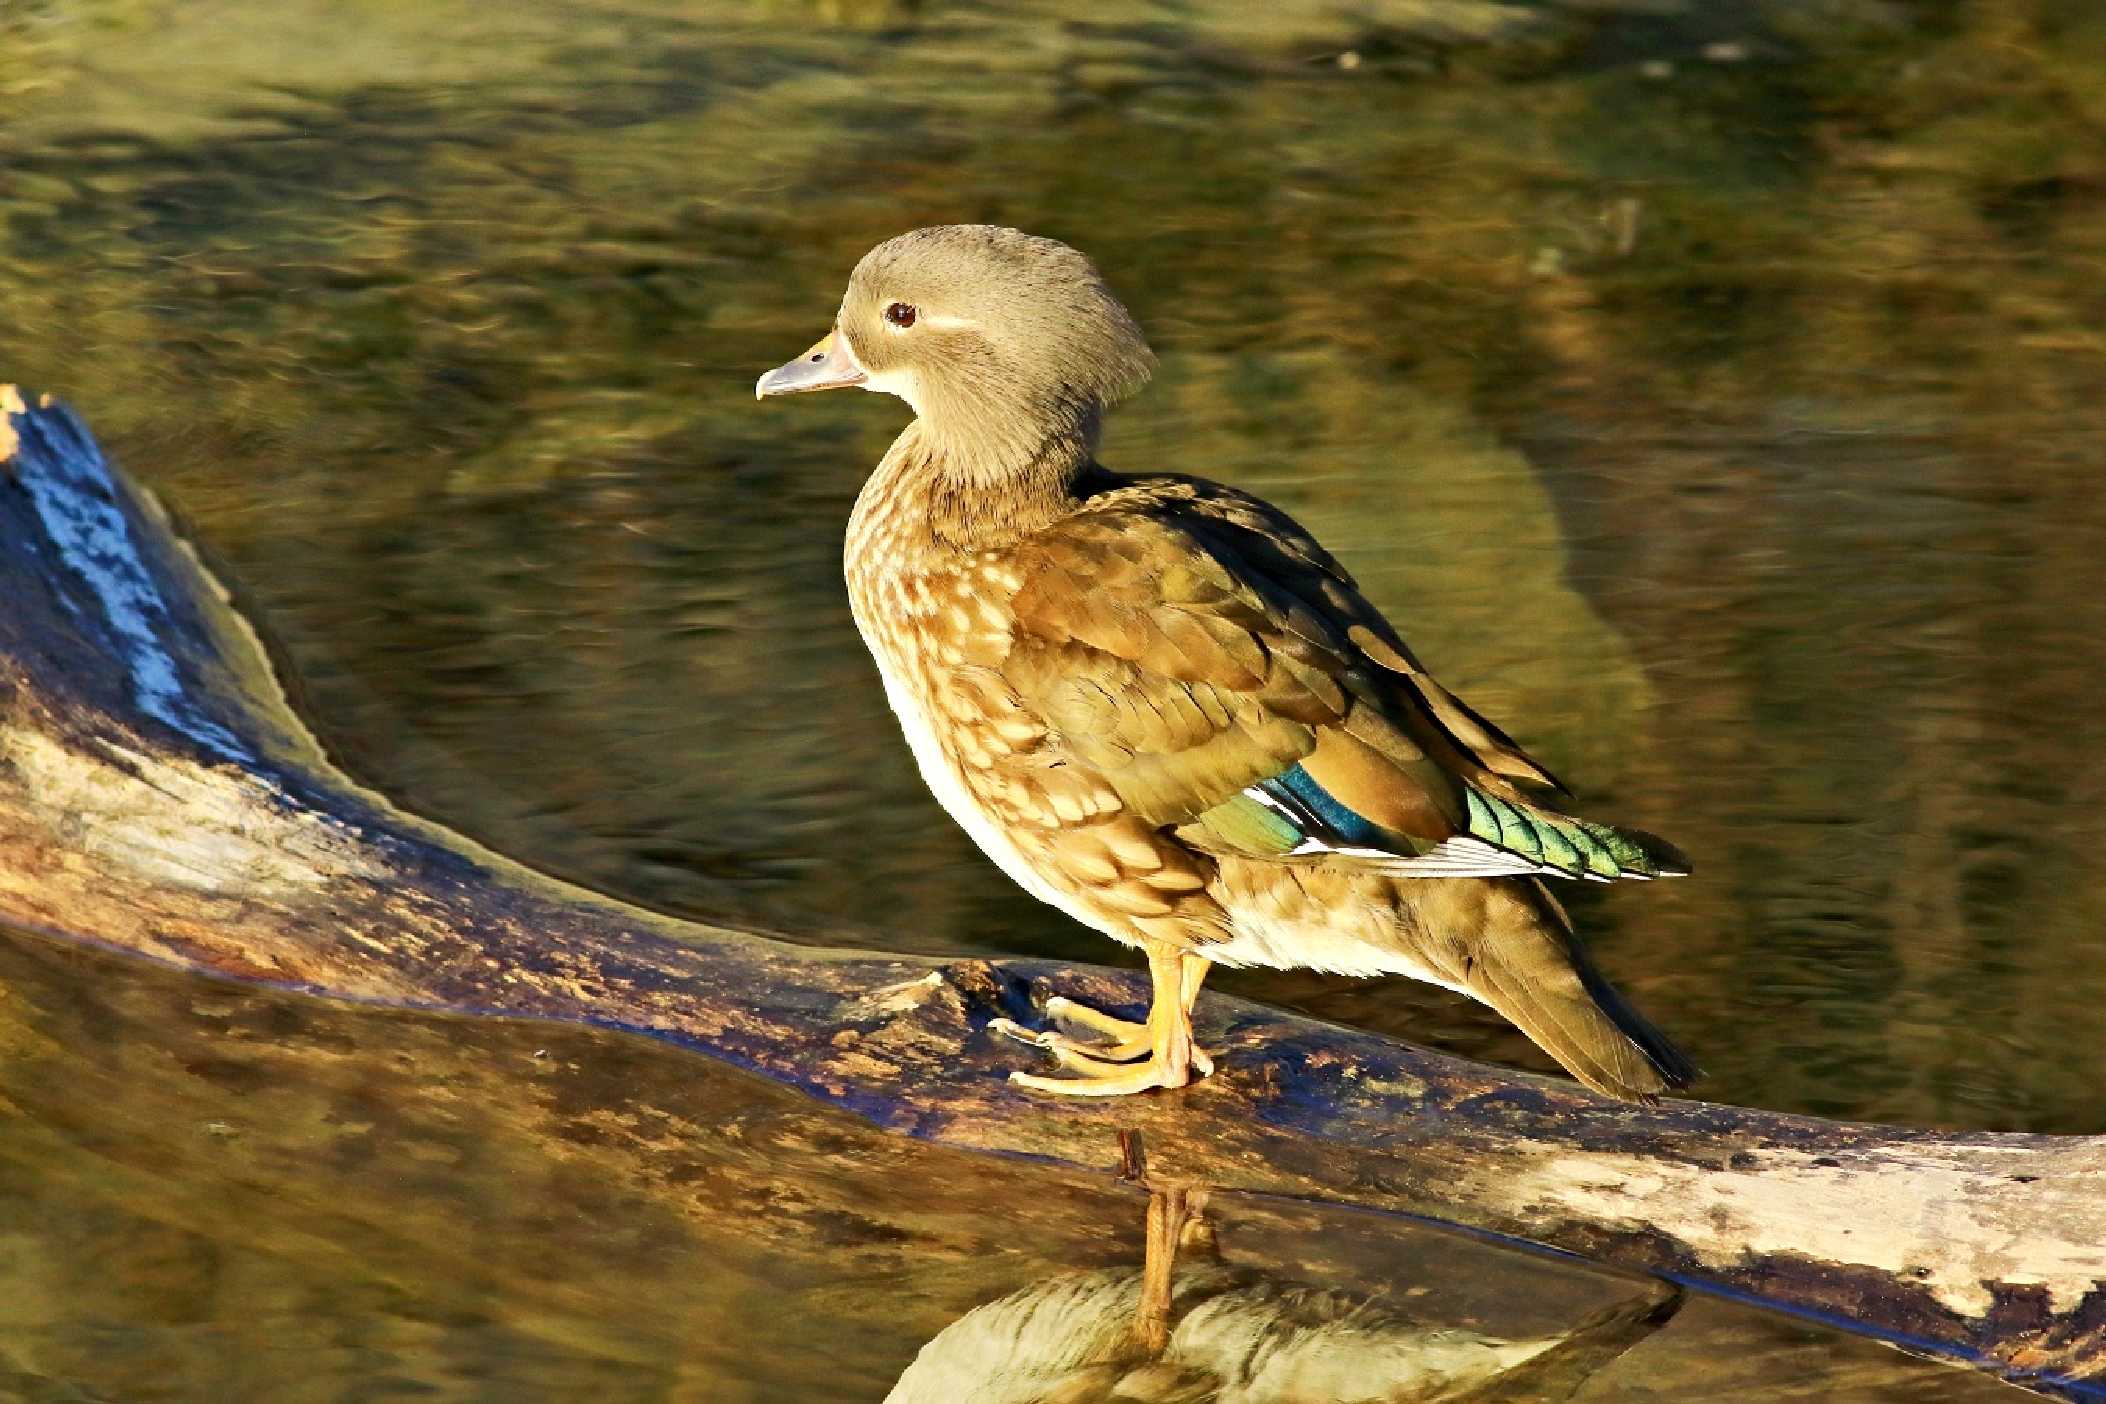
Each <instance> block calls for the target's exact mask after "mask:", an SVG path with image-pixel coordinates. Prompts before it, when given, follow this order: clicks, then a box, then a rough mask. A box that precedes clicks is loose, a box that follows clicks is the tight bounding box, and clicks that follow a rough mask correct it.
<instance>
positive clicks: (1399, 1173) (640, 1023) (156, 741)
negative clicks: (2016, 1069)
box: [0, 391, 2106, 1398]
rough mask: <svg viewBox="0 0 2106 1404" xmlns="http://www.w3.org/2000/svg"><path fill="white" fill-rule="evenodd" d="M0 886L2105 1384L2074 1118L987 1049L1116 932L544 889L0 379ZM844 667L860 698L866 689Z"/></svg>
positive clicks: (2077, 1392) (1986, 1360) (1437, 1073)
mask: <svg viewBox="0 0 2106 1404" xmlns="http://www.w3.org/2000/svg"><path fill="white" fill-rule="evenodd" d="M0 402H4V409H0V923H9V924H13V925H15V926H18V927H23V928H29V929H34V930H38V931H41V932H45V933H48V934H51V935H54V936H59V937H62V938H66V939H70V940H75V941H80V942H87V943H94V944H100V945H105V946H109V947H114V948H118V949H121V950H124V951H128V952H132V953H135V954H137V955H140V956H144V957H147V958H150V959H153V960H157V961H161V962H164V963H168V964H171V965H177V966H182V967H186V968H189V969H193V970H197V971H201V972H209V973H212V974H215V975H220V976H226V977H232V978H236V979H241V980H250V981H259V982H263V983H267V984H272V985H278V986H284V987H291V988H296V989H301V990H306V991H311V992H314V993H317V994H324V995H330V996H336V997H341V998H348V999H356V1000H371V1001H383V1002H388V1003H394V1004H400V1005H405V1006H412V1007H429V1008H443V1009H450V1010H461V1011H472V1012H492V1013H503V1014H508V1015H518V1016H528V1017H537V1018H546V1019H555V1020H564V1021H571V1022H579V1023H587V1024H594V1025H599V1026H603V1027H611V1028H616V1029H623V1030H629V1031H633V1032H635V1033H638V1034H643V1035H648V1036H650V1037H653V1038H658V1039H663V1040H666V1041H668V1042H671V1043H674V1044H678V1045H681V1046H683V1047H686V1048H689V1049H692V1050H695V1051H696V1052H698V1053H702V1054H706V1055H708V1056H710V1057H713V1058H717V1059H721V1060H724V1061H726V1062H728V1063H731V1064H735V1065H737V1066H739V1067H742V1068H746V1069H750V1070H753V1071H756V1072H759V1073H761V1074H763V1075H765V1076H767V1077H769V1078H772V1079H775V1080H777V1081H780V1082H782V1083H784V1084H787V1085H790V1086H793V1087H796V1088H799V1089H801V1090H803V1091H804V1092H806V1093H808V1094H810V1095H811V1096H814V1097H816V1098H818V1099H820V1100H822V1101H824V1102H827V1103H830V1104H832V1105H835V1106H837V1107H841V1108H845V1109H847V1110H849V1111H852V1112H854V1113H856V1114H858V1115H861V1116H863V1117H865V1118H867V1119H868V1120H870V1121H871V1122H873V1123H875V1124H877V1125H878V1126H880V1127H883V1128H886V1129H888V1130H891V1131H895V1132H899V1133H903V1134H907V1135H911V1136H915V1137H918V1138H921V1139H924V1140H927V1141H930V1142H935V1143H939V1144H943V1145H947V1146H952V1147H958V1148H964V1149H968V1150H974V1151H982V1152H994V1153H1004V1154H1011V1155H1026V1156H1033V1157H1040V1158H1044V1159H1047V1160H1051V1161H1056V1162H1060V1163H1064V1164H1067V1165H1070V1166H1073V1167H1077V1168H1080V1169H1084V1170H1089V1171H1096V1172H1101V1173H1103V1174H1105V1175H1107V1176H1110V1175H1116V1174H1117V1173H1118V1171H1119V1168H1120V1164H1121V1156H1120V1150H1119V1143H1118V1132H1120V1131H1121V1130H1129V1131H1131V1130H1139V1131H1141V1132H1142V1133H1143V1134H1144V1136H1145V1138H1146V1143H1147V1145H1148V1148H1149V1158H1150V1163H1151V1166H1152V1167H1153V1169H1154V1171H1155V1173H1157V1174H1159V1175H1162V1176H1164V1177H1166V1178H1172V1179H1184V1180H1191V1181H1198V1182H1204V1183H1207V1184H1211V1185H1214V1186H1217V1187H1220V1188H1223V1189H1235V1190H1248V1191H1258V1192H1270V1193H1276V1194H1284V1195H1293V1196H1298V1197H1304V1198H1310V1199H1319V1200H1326V1201H1331V1202H1336V1203H1343V1204H1355V1205H1362V1206H1368V1207H1373V1208H1380V1209H1386V1210H1392V1211H1404V1212H1408V1213H1412V1214H1419V1215H1425V1216H1429V1217H1433V1218H1438V1219H1442V1220H1446V1221H1450V1222H1454V1223H1459V1224H1463V1225H1467V1226H1471V1227H1475V1228H1479V1229H1483V1230H1486V1231H1489V1232H1493V1233H1497V1234H1502V1235H1510V1236H1513V1237H1517V1238H1521V1239H1526V1240H1530V1241H1533V1242H1537V1243H1542V1244H1548V1245H1552V1246H1555V1247H1558V1248H1563V1249H1568V1250H1571V1251H1573V1252H1576V1253H1580V1254H1583V1255H1585V1256H1588V1257H1590V1258H1594V1259H1597V1260H1600V1261H1603V1262H1607V1263H1612V1264H1618V1265H1622V1266H1626V1267H1630V1268H1635V1269H1642V1270H1646V1271H1650V1272H1656V1273H1660V1274H1663V1275H1667V1276H1670V1277H1673V1278H1676V1279H1678V1280H1681V1281H1683V1282H1686V1283H1688V1284H1690V1285H1692V1286H1696V1287H1699V1288H1704V1289H1709V1290H1715V1291H1720V1292H1724V1293H1729V1294H1732V1295H1735V1296H1739V1297H1743V1298H1747V1299H1752V1300H1755V1301H1759V1302H1762V1303H1765V1304H1768V1305H1772V1306H1775V1307H1778V1308H1781V1309H1784V1310H1788V1311H1795V1312H1800V1313H1804V1314H1808V1315H1814V1316H1819V1317H1821V1318H1823V1319H1825V1320H1829V1321H1832V1322H1840V1323H1844V1324H1848V1325H1851V1326H1853V1327H1855V1328H1856V1329H1860V1330H1863V1331H1866V1332H1869V1333H1872V1334H1876V1335H1878V1336H1880V1337H1882V1338H1884V1339H1887V1340H1889V1341H1892V1342H1894V1343H1896V1344H1898V1345H1902V1346H1904V1347H1906V1348H1910V1349H1914V1350H1919V1351H1923V1352H1928V1353H1934V1354H1941V1355H1945V1356H1948V1357H1952V1358H1956V1359H1960V1360H1964V1361H1967V1362H1969V1363H1972V1364H1974V1365H1976V1366H1978V1367H1980V1368H1983V1369H1987V1370H1991V1371H1993V1372H1995V1373H1997V1374H2000V1375H2002V1376H2004V1377H2006V1378H2009V1379H2012V1380H2013V1381H2015V1382H2022V1383H2026V1384H2029V1385H2031V1386H2032V1387H2034V1388H2038V1389H2043V1390H2046V1391H2049V1392H2053V1393H2058V1394H2063V1395H2068V1396H2071V1397H2080V1396H2081V1397H2101V1398H2106V1247H2102V1245H2106V1137H2051V1136H2033V1135H2004V1134H1987V1133H1983V1134H1951V1133H1941V1132H1932V1131H1925V1130H1916V1129H1908V1128H1897V1127H1883V1126H1868V1125H1851V1124H1844V1123H1837V1122H1830V1121H1823V1120H1819V1119H1814V1118H1809V1117H1798V1116H1788V1115H1782V1114H1777V1113H1770V1112H1762V1111H1756V1110H1749V1109H1743V1108H1736V1107H1726V1106H1717V1105H1709V1104H1705V1103H1701V1102H1693V1101H1670V1102H1667V1103H1664V1104H1662V1105H1660V1106H1657V1107H1650V1108H1648V1107H1634V1106H1629V1105H1624V1104H1619V1103H1614V1102H1610V1101H1607V1100H1604V1099H1602V1098H1599V1097H1596V1096H1594V1095H1592V1094H1591V1093H1588V1092H1586V1091H1585V1090H1583V1089H1581V1088H1578V1087H1576V1086H1573V1085H1571V1084H1569V1083H1565V1082H1562V1081H1558V1080H1553V1079H1547V1078H1536V1077H1531V1076H1527V1075H1523V1074H1519V1073H1514V1072H1511V1071H1509V1070H1505V1069H1499V1068H1492V1067H1486V1066H1482V1065H1479V1064H1474V1063H1469V1062H1466V1061H1462V1060H1459V1059H1455V1058H1450V1057H1445V1056H1442V1055H1439V1054H1434V1053H1430V1052H1427V1051H1425V1050H1423V1049H1419V1048H1414V1047H1412V1046H1410V1045H1408V1044H1404V1043H1400V1042H1397V1041H1395V1040H1391V1039H1385V1038H1380V1037H1376V1036H1373V1035H1369V1034H1364V1033H1359V1032H1355V1031H1352V1030H1348V1029H1342V1028H1336V1027H1332V1026H1329V1025H1323V1024H1319V1023H1315V1022H1313V1021H1310V1020H1306V1019H1301V1018H1296V1017H1293V1016H1290V1015H1287V1014H1283V1013H1280V1012H1278V1011H1274V1010H1270V1009H1266V1008H1263V1007H1260V1006H1257V1005H1253V1004H1249V1003H1246V1002H1241V1001H1237V1000H1233V999H1228V998H1223V997H1220V996H1214V995H1209V996H1207V997H1205V998H1204V999H1203V1000H1202V1003H1201V1006H1200V1014H1199V1023H1200V1032H1201V1036H1202V1038H1203V1039H1204V1040H1205V1041H1206V1042H1207V1044H1208V1045H1209V1046H1210V1047H1213V1048H1216V1049H1220V1050H1223V1051H1224V1052H1225V1054H1226V1056H1225V1057H1223V1058H1221V1060H1220V1063H1221V1069H1220V1071H1219V1073H1217V1074H1216V1075H1215V1076H1213V1077H1211V1078H1208V1079H1207V1080H1205V1081H1203V1082H1201V1083H1198V1084H1196V1085H1194V1086H1192V1087H1189V1088H1186V1089H1184V1090H1182V1091H1180V1092H1176V1093H1167V1094H1151V1095H1148V1096H1145V1097H1141V1098H1128V1099H1121V1100H1118V1101H1115V1102H1111V1103H1099V1102H1074V1101H1065V1100H1051V1099H1047V1098H1043V1097H1039V1096H1035V1095H1032V1094H1029V1093H1025V1092H1022V1091H1020V1090H1018V1089H1016V1088H1014V1087H1012V1086H1011V1085H1010V1084H1009V1083H1008V1082H1007V1080H1006V1074H1007V1072H1008V1071H1009V1070H1010V1069H1011V1068H1013V1067H1015V1066H1018V1064H1019V1060H1020V1059H1022V1058H1027V1057H1028V1056H1030V1055H1029V1053H1028V1050H1022V1049H1019V1048H1018V1046H1017V1045H1015V1044H1013V1043H1005V1042H1000V1041H998V1040H997V1039H996V1038H994V1037H993V1036H991V1035H990V1034H989V1033H988V1032H987V1030H986V1024H987V1022H988V1020H989V1019H991V1018H993V1017H995V1016H997V1015H1008V1016H1011V1017H1017V1018H1024V1019H1030V1018H1033V1017H1034V1012H1033V1011H1034V1008H1035V1006H1036V1005H1037V1004H1038V1003H1041V1002H1042V1001H1043V999H1044V998H1045V997H1046V996H1047V995H1048V994H1050V993H1055V992H1058V993H1065V994H1069V995H1071V996H1075V997H1079V998H1084V999H1089V1000H1093V1001H1096V1002H1100V1003H1106V1004H1110V1005H1113V1006H1128V1007H1132V1008H1138V1007H1139V1006H1140V1005H1141V1004H1142V1003H1143V994H1144V992H1143V990H1142V988H1141V987H1140V984H1139V983H1138V977H1136V976H1133V975H1131V974H1129V973H1126V972H1120V971H1113V970H1107V969H1098V968H1086V967H1072V968H1070V967H1059V966H1055V965H1052V964H1049V963H1046V962H1042V961H1026V960H1014V961H1010V960H1001V961H986V960H957V961H949V962H944V961H936V960H928V959H917V958H909V957H901V956H888V955H880V954H871V953H864V952H853V951H836V950H827V949H816V948H812V947H809V946H801V945H795V944H792V943H788V942H784V941H779V940H773V939H769V938H767V937H764V936H759V935H753V934H748V933H744V932H736V931H730V930H725V929H720V928H715V927H710V926H706V925H701V924H697V923H693V922H686V921H680V920H675V919H673V918H669V917H665V916H661V915H657V914H654V913H651V912H647V911H644V910H641V909H638V908H635V907H631V906H627V905H625V904H623V903H621V902H619V901H616V900H614V899H612V898H608V897H605V896H601V895H598V894H595V893H592V892H588V891H585V890H582V889H580V888H577V887H573V886H570V885H567V884H564V883H561V882H557V881H555V880H553V879H550V878H548V877H545V876H543V875H540V874H537V873H535V872H532V871H531V870H529V869H527V868H525V867H523V866H521V865H520V864H517V863H514V862H512V861H510V860H508V859H506V858H504V857H502V856H500V855H498V854H495V853H491V852H489V851H487V850H485V849H482V848H480V847H478V846H477V845H475V844H474V843H473V842H471V841H469V840H467V839H465V838H463V837H462V836H461V835H458V834H455V833H452V832H449V831H447V830H445V829H444V828H442V827H440V826H438V825H435V824H432V823H429V822H427V821H424V820H422V819H419V818H417V817H415V816H413V815H410V814H407V813H404V812H403V811H401V810H399V809H397V808H395V807H394V806H392V805H390V804H389V803H388V802H387V801H386V800H385V799H384V798H383V797H381V796H379V795H377V794H374V793H372V792H371V791H369V790H367V789H364V788H362V787H361V786H359V785H358V784H357V783H356V782H355V781H353V780H352V779H350V778H349V777H347V776H345V775H344V774H343V773H342V772H341V771H339V770H338V769H337V768H336V767H335V766H334V765H332V764H331V762H330V761H329V759H328V757H327V756H326V755H325V754H324V753H323V752H322V750H321V748H320V747H319V746H318V745H317V743H316V742H315V740H314V738H313V737H312V735H311V734H310V733H309V732H308V730H307V729H306V728H305V727H304V726H303V725H302V724H301V722H300V720H299V719H298V718H297V717H296V716H295V715H294V713H293V711H292V709H291V708H290V707H289V706H288V704H287V702H286V699H285V695H284V693H283V691H282V690H281V688H280V687H279V685H278V683H277V681H276V680H275V678H274V676H273V673H272V671H271V667H270V664H269V661H268V657H267V654H266V652H265V650H264V649H263V648H262V647H261V645H260V643H259V641H258V639H257V638H256V636H255V634H254V633H253V631H252V630H251V629H250V627H249V626H248V624H247V623H246V622H245V621H244V620H243V619H242V618H241V617H240V616H239V615H238V614H237V613H236V612H235V611H234V610H233V609H232V608H231V607H230V606H229V604H228V602H227V595H226V592H225V591H224V590H223V589H222V588H221V586H220V585H219V584H218V582H217V581H216V580H215V579H214V578H213V577H212V576H211V574H210V573H209V572H208V571H207V570H206V569H205V568H204V566H203V565H201V563H200V561H199V559H198V557H197V555H196V553H195V552H194V551H193V550H192V549H191V548H190V547H189V546H188V545H187V544H186V543H185V542H184V541H183V540H182V539H181V537H180V536H179V535H178V534H177V533H176V532H175V531H174V530H172V529H171V526H170V523H169V519H168V517H167V515H166V514H165V512H164V511H163V510H162V509H161V508H160V507H159V506H158V504H157V503H156V502H155V501H154V499H153V498H152V497H151V496H150V495H148V494H146V493H144V492H142V491H140V490H139V489H138V488H137V487H136V486H134V485H133V484H132V483H131V482H130V481H129V480H128V479H126V478H125V477H124V476H123V475H122V474H120V473H118V472H117V471H116V470H114V469H113V468H112V467H111V466H110V465H109V464H108V463H107V462H106V461H105V459H104V457H103V455H102V454H101V452H100V450H99V449H98V448H97V446H96V444H95V442H94V440H93V439H92V437H91V436H90V435H89V434H88V432H87V430H86V429H85V427H84V426H83V425H82V424H81V423H80V421H79V420H78V419H77V418H75V417H74V416H73V415H72V414H71V413H70V412H69V411H68V410H66V409H65V408H64V407H63V406H60V405H57V404H54V403H52V402H50V401H48V400H46V401H43V402H41V403H39V404H37V405H35V406H33V407H32V406H28V405H25V404H24V403H23V402H22V400H21V399H20V398H19V397H18V396H16V395H15V394H14V393H13V392H12V391H7V392H5V393H4V395H0ZM873 705H876V703H875V700H874V699H873Z"/></svg>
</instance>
